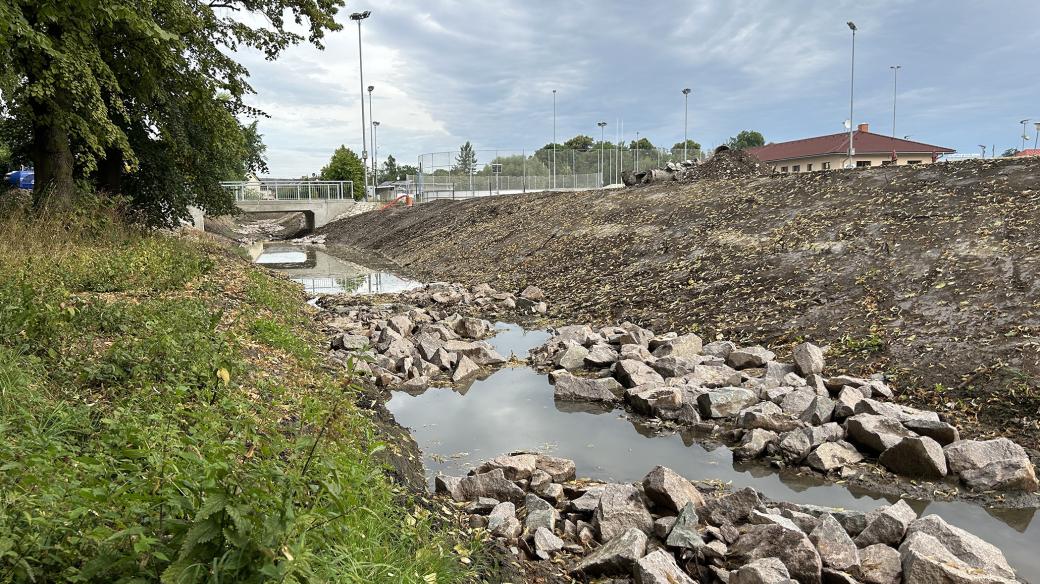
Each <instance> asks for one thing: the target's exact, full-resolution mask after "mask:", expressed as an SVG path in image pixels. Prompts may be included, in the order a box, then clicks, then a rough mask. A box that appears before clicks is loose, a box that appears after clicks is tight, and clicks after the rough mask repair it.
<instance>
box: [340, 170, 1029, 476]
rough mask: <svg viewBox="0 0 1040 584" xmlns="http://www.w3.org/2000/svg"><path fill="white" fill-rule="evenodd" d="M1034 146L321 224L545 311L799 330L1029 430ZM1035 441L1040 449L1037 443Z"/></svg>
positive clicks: (696, 328) (905, 382)
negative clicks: (539, 302) (957, 159)
mask: <svg viewBox="0 0 1040 584" xmlns="http://www.w3.org/2000/svg"><path fill="white" fill-rule="evenodd" d="M1038 179H1040V161H1034V160H998V161H971V162H962V163H956V164H942V165H932V166H926V167H916V168H915V167H897V168H878V169H871V170H866V171H852V172H843V171H835V172H825V173H813V174H806V175H797V176H773V177H755V178H745V179H731V180H719V181H698V182H694V183H691V184H687V185H678V184H670V185H662V186H651V187H646V188H641V189H637V190H623V191H603V192H585V193H567V194H553V193H543V194H531V195H526V196H524V195H517V196H500V197H492V198H486V199H478V200H470V201H465V202H457V203H455V202H435V203H430V204H427V205H422V206H420V207H416V208H411V209H393V210H388V211H383V212H375V213H367V214H363V215H359V216H356V217H352V218H349V219H346V220H344V221H339V222H336V223H333V224H330V225H328V226H326V227H325V228H323V230H322V232H324V233H326V235H327V241H328V243H330V244H333V245H335V244H339V245H349V246H356V247H361V248H364V249H368V250H372V251H375V252H377V253H380V254H382V255H384V256H386V257H387V258H389V259H391V260H393V261H395V262H396V263H398V264H400V265H402V266H404V267H405V268H406V269H407V270H408V271H409V272H411V273H414V274H416V275H418V276H421V277H424V278H425V279H428V280H434V279H443V280H450V281H462V282H466V283H471V284H475V283H478V282H485V281H487V282H490V283H491V284H492V285H494V286H495V287H497V288H502V289H519V288H522V287H524V286H526V285H529V284H535V285H537V286H539V287H540V288H542V289H543V290H545V292H546V296H547V298H548V300H549V301H550V310H549V313H548V316H549V317H550V318H553V319H555V320H556V321H557V322H561V323H564V322H621V321H623V320H631V321H633V322H636V323H638V324H641V325H643V326H647V327H650V328H655V329H658V330H676V331H680V332H697V333H698V334H700V335H701V336H702V337H704V338H705V339H706V340H714V339H715V338H716V337H721V338H726V339H731V340H734V341H737V342H742V343H748V344H751V343H762V344H765V345H767V346H768V347H769V348H770V349H771V350H773V351H775V352H776V353H777V354H778V355H779V356H780V357H782V358H787V357H789V355H790V350H791V348H792V347H793V346H794V345H795V344H797V342H799V341H801V340H802V339H806V338H811V339H814V340H816V341H817V342H820V343H821V344H825V345H829V349H830V350H829V353H828V354H829V355H831V356H832V363H833V365H834V366H835V367H836V368H837V370H838V371H840V372H845V373H849V374H853V375H857V376H868V375H869V374H872V373H878V372H884V373H886V374H887V375H888V376H889V379H890V380H891V385H892V386H893V388H894V389H895V390H896V391H897V399H898V400H901V401H906V402H908V403H911V404H914V405H917V406H919V407H925V408H928V409H932V410H935V411H938V412H940V413H941V414H943V415H945V416H949V417H950V419H951V421H954V422H955V423H957V424H958V425H959V426H961V427H963V428H965V430H966V433H968V434H972V435H976V436H990V435H1008V436H1011V437H1012V438H1014V439H1015V440H1017V441H1018V442H1020V443H1022V444H1023V445H1025V446H1026V447H1027V448H1031V449H1035V448H1036V447H1037V445H1038V439H1040V421H1038V420H1040V415H1038V412H1040V381H1038V376H1040V343H1038V342H1037V336H1038V334H1040V316H1038V313H1037V308H1038V307H1040V278H1038V275H1040V274H1038V271H1040V270H1038V267H1040V253H1038V252H1040V232H1038V231H1037V230H1036V228H1035V225H1034V223H1035V222H1036V220H1037V218H1038V217H1040V214H1038V212H1040V193H1038V192H1037V191H1036V190H1035V184H1036V183H1037V180H1038ZM1034 456H1035V454H1034Z"/></svg>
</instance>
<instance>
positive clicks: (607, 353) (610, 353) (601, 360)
mask: <svg viewBox="0 0 1040 584" xmlns="http://www.w3.org/2000/svg"><path fill="white" fill-rule="evenodd" d="M617 360H618V352H617V350H616V349H614V347H611V346H610V345H607V344H599V345H593V346H592V348H591V349H589V354H588V355H586V356H585V366H586V367H589V368H591V369H603V368H605V367H610V366H611V365H613V364H614V363H615V362H616V361H617Z"/></svg>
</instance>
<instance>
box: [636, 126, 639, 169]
mask: <svg viewBox="0 0 1040 584" xmlns="http://www.w3.org/2000/svg"><path fill="white" fill-rule="evenodd" d="M636 172H639V132H636Z"/></svg>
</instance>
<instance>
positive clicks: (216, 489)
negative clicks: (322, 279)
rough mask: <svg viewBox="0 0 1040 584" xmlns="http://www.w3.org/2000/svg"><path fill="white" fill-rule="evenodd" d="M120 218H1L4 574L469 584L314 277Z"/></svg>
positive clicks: (462, 546) (94, 214)
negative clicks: (365, 408) (395, 459)
mask: <svg viewBox="0 0 1040 584" xmlns="http://www.w3.org/2000/svg"><path fill="white" fill-rule="evenodd" d="M116 217H117V214H115V213H109V212H105V211H99V210H97V209H86V210H83V211H81V212H79V213H78V214H75V215H72V214H63V215H60V216H58V215H52V216H43V217H40V216H36V217H27V216H18V215H15V216H14V217H11V216H9V217H8V218H6V219H4V220H3V223H2V224H0V275H2V277H0V312H2V314H3V317H2V318H0V436H3V440H0V582H5V583H6V582H58V581H62V582H160V581H161V582H166V583H171V584H172V583H195V582H263V581H277V582H418V583H425V582H455V581H460V580H463V579H465V578H469V577H470V576H471V574H470V573H469V572H470V571H471V570H472V567H471V565H467V563H465V562H469V561H470V560H469V559H468V558H469V556H470V554H471V553H472V552H473V551H474V550H475V549H476V544H475V543H474V542H472V541H457V540H455V539H454V538H451V537H448V536H447V535H446V534H445V533H443V532H441V531H438V530H437V529H436V528H435V517H433V516H432V515H431V513H430V512H428V511H427V510H426V509H425V508H424V507H422V506H421V505H419V504H418V502H417V501H415V500H414V499H413V498H412V497H411V496H410V495H409V494H408V493H407V492H406V491H405V490H404V489H403V488H402V487H399V486H397V485H395V484H393V483H392V482H391V481H390V480H389V479H388V478H387V477H386V475H385V474H384V472H383V467H382V463H380V462H379V460H380V457H381V456H385V452H382V453H381V451H383V450H384V445H383V444H382V443H381V442H380V433H379V432H378V431H377V428H376V426H375V424H374V422H372V421H371V420H370V419H369V418H367V417H366V416H364V415H362V414H361V413H360V410H358V409H357V407H356V406H355V405H354V399H353V398H354V396H355V395H356V392H357V391H358V386H357V385H356V384H354V383H353V382H352V381H351V380H352V371H351V369H350V368H348V369H347V370H340V371H338V372H335V373H332V372H329V371H326V370H325V369H324V368H323V365H322V363H321V360H320V359H319V358H318V353H319V350H318V347H319V346H320V344H321V343H322V342H323V339H322V337H321V335H320V333H319V332H318V331H317V330H316V328H315V327H314V324H313V323H312V321H311V320H310V318H309V317H308V315H307V313H306V310H308V307H307V306H306V304H305V302H304V297H303V294H302V292H301V290H300V288H299V287H298V286H297V285H296V284H293V283H291V282H288V281H285V280H281V279H277V278H274V277H272V276H268V275H267V274H266V273H262V272H260V271H258V270H257V269H255V268H253V267H252V266H250V265H248V264H247V263H246V262H244V261H242V260H241V259H240V258H237V257H235V256H234V254H232V253H230V252H229V251H227V250H225V249H223V248H220V247H218V246H216V245H215V244H212V243H207V242H204V241H200V240H195V239H190V238H187V237H176V236H170V235H156V234H150V233H147V232H143V231H138V230H136V229H133V228H130V227H127V226H126V225H124V224H123V223H121V221H120V220H119V219H117V218H116ZM388 450H392V448H391V449H388Z"/></svg>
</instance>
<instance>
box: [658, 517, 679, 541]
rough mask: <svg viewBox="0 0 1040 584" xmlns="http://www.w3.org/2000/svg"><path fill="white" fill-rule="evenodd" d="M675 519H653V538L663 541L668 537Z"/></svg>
mask: <svg viewBox="0 0 1040 584" xmlns="http://www.w3.org/2000/svg"><path fill="white" fill-rule="evenodd" d="M675 519H676V518H675V517H658V518H657V519H654V537H656V538H657V539H659V540H661V541H664V540H665V539H666V538H667V537H668V533H669V532H671V531H672V527H673V526H674V525H675Z"/></svg>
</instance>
